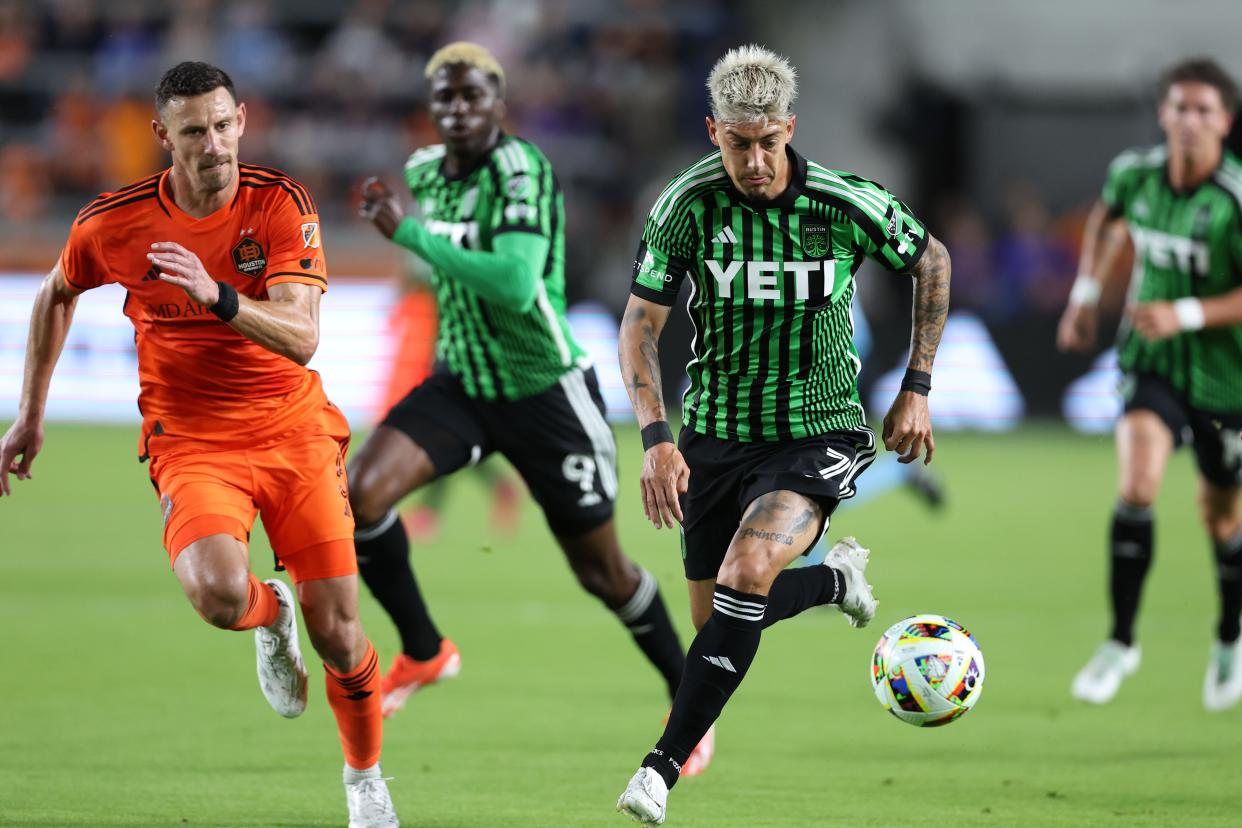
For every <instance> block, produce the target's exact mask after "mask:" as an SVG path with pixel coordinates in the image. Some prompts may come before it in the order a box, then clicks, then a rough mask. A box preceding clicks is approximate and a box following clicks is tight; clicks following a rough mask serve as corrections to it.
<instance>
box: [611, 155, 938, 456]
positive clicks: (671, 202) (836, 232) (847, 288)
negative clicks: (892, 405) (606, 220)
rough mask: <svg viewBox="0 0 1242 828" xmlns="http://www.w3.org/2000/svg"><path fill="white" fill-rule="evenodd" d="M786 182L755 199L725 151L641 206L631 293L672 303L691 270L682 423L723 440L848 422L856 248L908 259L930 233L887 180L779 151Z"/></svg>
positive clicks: (792, 433) (897, 263)
mask: <svg viewBox="0 0 1242 828" xmlns="http://www.w3.org/2000/svg"><path fill="white" fill-rule="evenodd" d="M788 153H789V161H790V164H791V167H792V177H791V181H790V185H789V188H788V189H786V191H785V192H784V193H782V194H781V195H780V196H778V197H777V198H775V199H772V200H770V201H763V202H759V201H751V200H749V199H747V198H746V197H744V196H743V195H742V194H741V193H739V192H738V191H737V189H736V188H734V186H733V184H732V182H731V181H730V180H729V176H728V174H727V173H726V172H725V168H724V164H723V163H722V161H721V158H720V152H719V151H717V152H713V153H712V154H711V155H708V156H706V157H705V158H703V159H702V160H701V161H699V162H698V163H697V164H695V165H693V166H692V167H689V168H687V169H686V170H684V171H683V172H682V173H681V174H679V175H678V176H677V177H676V178H674V179H673V182H672V183H671V184H669V185H668V187H666V188H665V190H664V192H663V193H662V194H661V195H660V197H659V198H658V199H657V200H656V203H655V206H654V207H653V208H652V209H651V213H650V215H649V216H648V217H647V225H646V229H645V230H644V231H643V239H642V243H641V244H640V245H639V248H638V254H637V256H636V258H635V262H634V282H633V285H632V287H631V291H632V292H633V293H634V294H635V295H636V296H640V297H642V298H644V299H649V300H651V301H653V302H659V303H661V304H664V305H671V304H672V303H673V300H674V298H675V297H676V296H677V291H678V288H680V286H681V283H682V281H683V280H684V279H686V278H687V277H688V278H689V279H690V283H691V287H692V291H691V296H690V301H689V311H690V317H691V321H692V322H693V323H694V342H693V351H694V358H693V359H692V360H691V361H690V364H689V365H688V366H687V369H686V370H687V372H688V373H689V375H690V388H689V390H688V391H687V392H686V397H685V400H684V415H683V418H684V421H685V424H686V425H687V426H688V427H690V428H693V429H694V430H695V431H698V432H700V433H702V434H708V435H712V436H714V437H719V438H721V439H726V440H741V441H756V440H787V439H793V438H798V437H807V436H811V435H817V434H823V433H825V432H828V431H835V430H840V429H847V428H856V427H858V426H861V425H863V424H864V423H865V422H866V415H865V413H864V411H863V407H862V404H861V402H860V401H859V399H858V370H859V367H860V364H861V363H860V361H859V359H858V352H857V351H856V350H855V348H854V339H853V333H854V323H853V318H852V316H851V313H850V306H851V301H852V300H853V298H854V274H855V272H856V271H857V270H858V267H859V266H860V265H861V264H862V262H863V259H864V258H871V259H874V260H875V261H877V262H879V263H880V264H881V265H883V266H884V267H885V268H887V269H889V270H893V271H906V270H909V269H910V267H911V266H912V265H913V264H914V262H915V261H916V260H917V259H918V258H919V256H920V255H922V253H923V250H924V248H925V247H926V246H927V231H926V230H925V229H924V227H923V225H922V224H921V223H920V222H919V221H918V220H917V219H915V218H914V217H913V216H912V215H911V214H910V211H909V209H907V207H906V206H905V205H904V204H902V203H901V202H900V201H898V200H897V199H895V198H893V196H891V195H890V194H889V193H888V192H887V191H886V190H885V189H884V188H883V187H880V186H879V185H878V184H875V183H873V182H871V181H867V180H866V179H864V178H859V177H858V176H856V175H851V174H849V173H845V172H838V171H834V170H829V169H827V168H825V167H821V166H820V165H818V164H815V163H812V162H808V161H807V160H806V159H805V158H803V157H802V156H800V155H798V153H796V152H794V151H793V149H792V147H791V148H790V149H789V150H788Z"/></svg>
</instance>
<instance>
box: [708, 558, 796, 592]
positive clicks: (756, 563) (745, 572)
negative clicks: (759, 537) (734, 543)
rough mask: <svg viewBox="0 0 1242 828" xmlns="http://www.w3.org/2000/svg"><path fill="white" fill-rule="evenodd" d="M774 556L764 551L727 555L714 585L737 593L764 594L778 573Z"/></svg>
mask: <svg viewBox="0 0 1242 828" xmlns="http://www.w3.org/2000/svg"><path fill="white" fill-rule="evenodd" d="M774 557H775V556H773V555H770V554H766V550H764V549H753V550H751V551H750V552H749V553H747V554H736V555H728V556H726V557H725V562H724V563H723V564H722V565H721V567H720V573H719V574H718V575H717V577H716V583H718V584H721V585H723V586H727V587H728V588H729V589H735V590H737V591H738V592H747V593H751V594H756V593H760V594H766V593H767V591H768V589H769V588H770V587H771V586H772V581H773V580H775V579H776V575H777V573H778V572H780V568H779V567H778V566H776V565H775V563H774V562H773V558H774Z"/></svg>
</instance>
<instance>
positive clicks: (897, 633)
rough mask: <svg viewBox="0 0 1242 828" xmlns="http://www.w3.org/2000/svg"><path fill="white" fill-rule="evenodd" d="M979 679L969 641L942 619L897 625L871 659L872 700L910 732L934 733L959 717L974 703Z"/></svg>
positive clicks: (977, 656)
mask: <svg viewBox="0 0 1242 828" xmlns="http://www.w3.org/2000/svg"><path fill="white" fill-rule="evenodd" d="M983 675H984V673H983V653H982V651H980V649H979V645H978V643H977V642H976V641H975V639H974V636H972V635H971V634H970V633H969V632H967V631H966V628H965V627H963V626H962V625H961V624H958V623H957V622H956V621H950V620H949V619H948V618H945V617H944V616H942V615H914V616H911V617H910V618H906V619H905V620H903V621H898V622H897V623H896V624H894V625H893V626H891V627H889V628H888V629H887V630H885V632H884V635H883V636H881V637H880V643H879V644H876V645H875V654H874V655H873V656H872V658H871V683H872V685H873V686H874V687H875V697H876V698H877V699H879V700H880V704H882V705H884V708H885V709H886V710H888V712H889V713H892V714H893V715H894V716H896V717H897V718H899V719H901V720H902V721H903V722H907V723H909V724H912V725H914V726H915V727H939V726H940V725H945V724H948V723H949V722H951V721H953V720H954V719H957V718H959V717H961V716H962V715H964V714H965V713H966V712H967V711H968V710H970V709H971V708H972V707H974V706H975V703H976V702H978V701H979V694H980V692H982V690H983Z"/></svg>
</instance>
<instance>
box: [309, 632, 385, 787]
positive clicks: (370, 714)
mask: <svg viewBox="0 0 1242 828" xmlns="http://www.w3.org/2000/svg"><path fill="white" fill-rule="evenodd" d="M323 669H324V672H325V673H326V674H327V675H326V676H325V677H324V684H325V685H326V686H327V689H328V704H330V705H332V715H334V716H336V727H337V729H338V730H339V731H340V732H341V748H342V749H343V750H344V752H345V764H347V765H349V766H350V767H351V768H357V769H359V770H362V769H366V768H369V767H371V766H372V765H374V764H375V763H376V762H378V761H379V758H380V744H381V743H382V742H383V737H384V728H383V718H382V717H381V716H380V671H379V657H378V656H377V655H376V654H375V648H374V647H372V646H371V642H369V641H368V642H367V652H366V655H364V656H363V657H362V661H360V662H359V663H358V666H357V667H355V668H354V669H353V670H352V671H351V672H349V673H345V674H342V673H338V672H336V671H335V670H333V669H332V668H331V667H329V666H328V665H327V664H324V665H323Z"/></svg>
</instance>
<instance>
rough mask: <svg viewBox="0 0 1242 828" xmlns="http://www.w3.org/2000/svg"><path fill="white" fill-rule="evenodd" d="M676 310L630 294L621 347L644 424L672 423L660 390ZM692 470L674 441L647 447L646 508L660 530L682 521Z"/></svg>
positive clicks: (628, 381)
mask: <svg viewBox="0 0 1242 828" xmlns="http://www.w3.org/2000/svg"><path fill="white" fill-rule="evenodd" d="M669 311H670V308H668V307H666V306H664V305H660V304H657V303H655V302H650V301H648V300H646V299H643V298H642V297H640V296H633V295H631V296H630V301H629V303H628V304H627V305H626V306H625V316H623V317H622V319H621V335H620V337H619V350H620V357H621V376H622V378H623V379H624V380H625V390H626V391H627V392H628V393H629V395H630V404H631V405H632V406H633V407H634V414H635V415H637V417H638V426H639V428H645V427H646V426H649V425H651V424H652V423H658V422H660V421H662V420H663V421H667V419H668V415H667V413H666V412H665V410H664V394H663V392H662V391H661V388H660V357H659V350H658V345H659V341H660V332H661V331H662V330H664V323H665V321H667V320H668V315H669ZM689 479H690V469H689V468H688V467H687V466H686V461H685V460H684V459H683V458H682V456H681V452H680V451H678V450H677V446H676V444H674V443H657V444H656V445H653V446H652V447H651V448H649V449H647V450H646V454H645V456H644V457H643V473H642V478H641V481H640V482H641V485H642V495H643V511H644V512H646V514H647V519H648V520H650V521H651V522H652V524H654V525H655V527H656V528H657V529H658V528H660V527H662V526H668V527H669V528H670V529H671V528H673V526H674V525H675V523H674V520H677V521H680V520H681V517H682V515H681V504H680V503H679V502H678V497H677V495H678V494H680V493H684V492H685V491H686V484H687V481H688V480H689Z"/></svg>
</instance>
